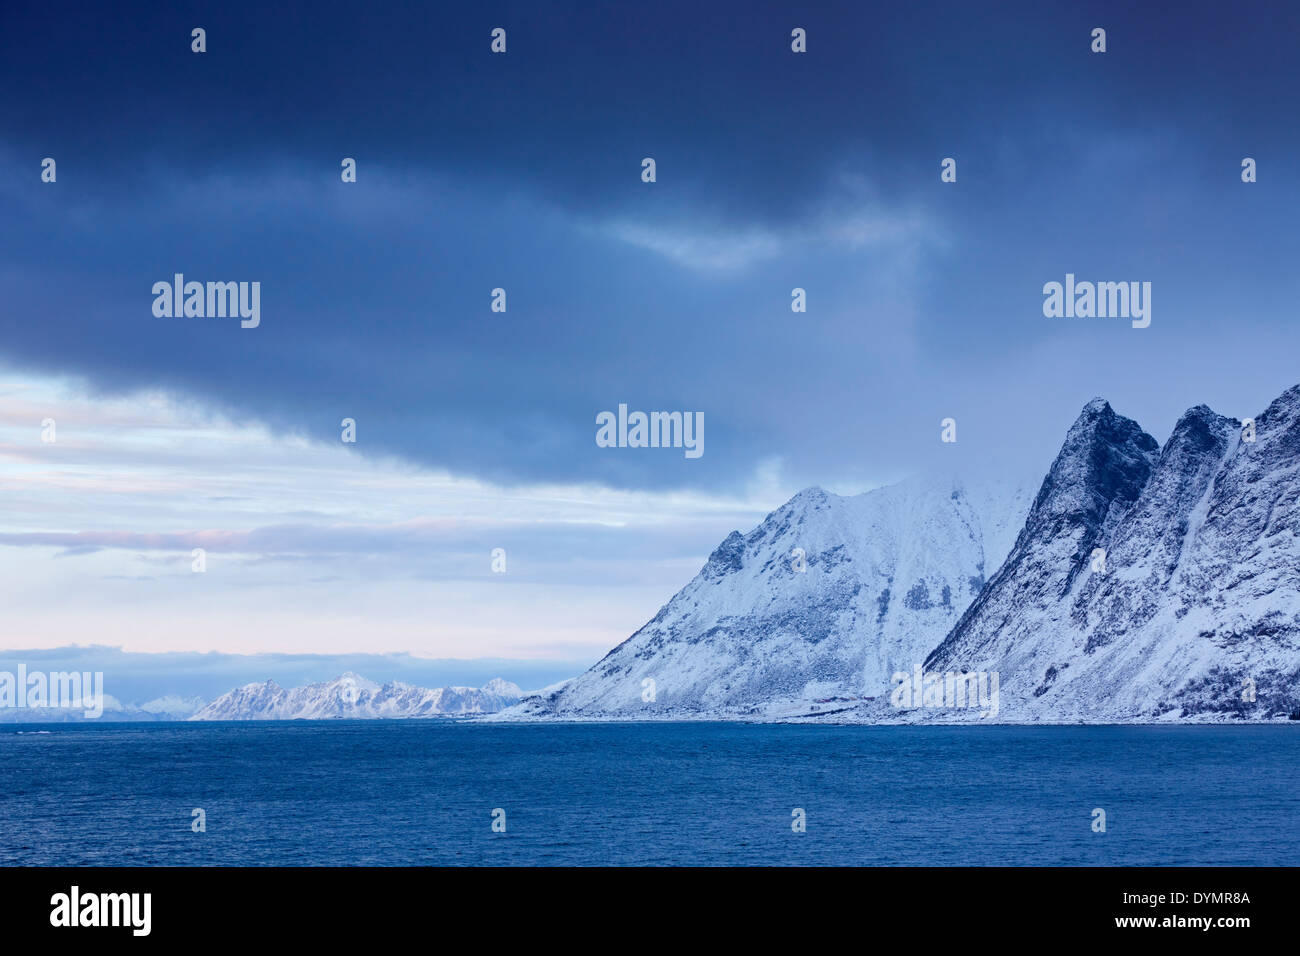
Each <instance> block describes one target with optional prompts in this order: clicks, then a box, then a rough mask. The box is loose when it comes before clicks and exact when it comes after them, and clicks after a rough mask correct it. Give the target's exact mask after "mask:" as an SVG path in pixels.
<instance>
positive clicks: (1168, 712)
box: [926, 387, 1300, 721]
mask: <svg viewBox="0 0 1300 956" xmlns="http://www.w3.org/2000/svg"><path fill="white" fill-rule="evenodd" d="M1066 485H1068V486H1069V491H1068V493H1066V494H1064V495H1058V490H1061V489H1062V488H1063V486H1066ZM1298 499H1300V387H1297V388H1293V389H1291V390H1289V391H1288V392H1286V393H1285V394H1283V395H1282V396H1281V397H1280V398H1278V399H1277V400H1276V401H1275V402H1273V403H1272V404H1271V405H1270V406H1269V408H1268V409H1267V410H1266V411H1265V412H1264V413H1263V414H1261V415H1260V416H1258V418H1257V419H1256V421H1255V432H1254V441H1248V440H1243V429H1242V425H1241V423H1240V422H1238V421H1236V420H1235V419H1231V418H1225V417H1223V416H1221V415H1218V414H1216V413H1214V412H1213V411H1211V410H1210V409H1208V408H1206V407H1205V406H1198V407H1196V408H1193V409H1191V410H1190V411H1188V412H1187V413H1186V414H1185V415H1184V416H1183V417H1182V419H1181V420H1180V421H1179V422H1178V425H1177V426H1176V427H1175V429H1174V432H1173V434H1172V435H1171V436H1170V438H1169V441H1168V442H1167V443H1166V444H1165V447H1164V449H1163V450H1161V451H1160V452H1159V454H1158V455H1156V454H1155V447H1154V442H1153V441H1151V440H1150V439H1149V437H1148V436H1145V435H1142V434H1141V433H1140V431H1138V430H1137V428H1136V425H1134V424H1133V423H1132V422H1128V421H1127V420H1126V419H1121V418H1119V417H1118V416H1115V415H1114V413H1113V412H1111V411H1110V409H1109V407H1108V406H1104V403H1103V404H1101V405H1099V404H1098V403H1095V402H1094V403H1092V404H1090V405H1089V406H1088V407H1087V408H1085V409H1084V412H1083V414H1082V415H1081V416H1080V419H1079V421H1078V422H1076V424H1075V426H1074V427H1073V428H1072V429H1071V431H1070V436H1069V437H1068V438H1067V440H1066V444H1065V447H1064V448H1063V449H1062V451H1061V455H1060V456H1059V457H1058V458H1057V462H1056V463H1055V464H1054V465H1053V468H1052V471H1051V472H1050V473H1049V475H1048V477H1047V480H1046V481H1045V482H1044V485H1043V490H1042V491H1041V492H1040V494H1039V497H1038V500H1037V501H1036V503H1035V506H1034V509H1033V510H1032V511H1031V513H1030V515H1029V518H1028V520H1027V521H1026V524H1025V528H1024V530H1023V531H1022V532H1021V535H1020V537H1019V539H1018V540H1017V542H1016V546H1015V548H1014V549H1013V550H1012V554H1011V556H1010V557H1009V558H1008V560H1007V562H1006V564H1005V565H1004V566H1003V567H1002V568H1001V569H999V571H998V573H997V574H996V575H995V576H994V578H993V579H992V580H991V581H990V582H989V586H988V588H987V589H986V590H985V592H984V593H983V594H981V595H980V597H979V598H978V599H977V601H976V602H975V603H974V604H973V605H972V607H971V609H970V610H969V611H968V612H967V613H966V614H965V615H964V616H963V617H962V620H961V621H960V622H959V623H958V624H957V626H956V627H955V628H954V629H953V631H952V633H950V634H949V635H948V636H947V638H945V640H944V641H943V643H942V644H941V645H940V646H939V647H938V648H937V649H936V650H935V653H934V654H933V655H931V657H930V658H929V660H928V661H927V664H926V667H927V669H932V670H937V671H949V670H955V671H966V670H974V671H990V672H997V673H999V674H1000V677H1001V693H1002V703H1001V710H1002V718H1003V719H1009V720H1066V721H1077V720H1152V719H1177V718H1180V717H1181V718H1197V719H1205V718H1214V717H1216V716H1242V717H1252V718H1258V719H1270V718H1279V717H1283V716H1286V715H1288V714H1290V713H1292V712H1295V711H1296V710H1297V709H1298V708H1300V506H1298V505H1297V500H1298ZM1052 502H1059V503H1061V506H1060V507H1058V506H1056V505H1054V504H1052ZM1094 549H1101V550H1102V551H1104V563H1098V564H1097V566H1096V567H1095V568H1094V561H1093V560H1092V559H1091V558H1090V555H1091V553H1092V551H1093V550H1094ZM1252 696H1253V697H1254V700H1251V699H1250V698H1251V697H1252Z"/></svg>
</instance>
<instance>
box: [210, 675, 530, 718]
mask: <svg viewBox="0 0 1300 956" xmlns="http://www.w3.org/2000/svg"><path fill="white" fill-rule="evenodd" d="M521 696H522V692H521V691H520V690H519V688H518V687H517V686H516V685H514V684H512V683H510V682H509V681H504V680H501V679H500V678H496V679H494V680H491V681H489V682H488V683H487V684H486V685H485V686H484V687H482V688H474V687H438V688H433V689H429V688H425V687H414V686H412V685H411V684H405V683H402V682H401V681H393V682H391V683H387V684H382V685H381V684H376V683H375V682H374V681H369V680H366V679H365V678H364V677H359V676H357V675H356V674H352V673H347V674H343V675H342V676H341V677H338V678H336V679H335V680H332V681H324V682H322V683H318V684H308V685H306V686H304V687H295V688H292V689H290V690H286V689H284V688H283V687H281V686H280V685H279V684H277V683H276V682H275V681H273V680H268V681H266V682H265V683H262V684H246V685H245V686H243V687H237V688H235V689H234V690H232V691H230V693H228V694H225V695H223V696H221V697H219V698H217V699H216V700H214V701H213V702H212V703H211V704H209V705H208V706H206V707H204V708H203V709H202V710H200V711H199V712H198V713H196V714H195V715H194V716H193V717H191V718H190V720H294V719H309V720H320V719H328V718H343V717H346V718H378V717H388V718H404V717H448V716H463V715H469V714H490V713H495V712H496V711H499V710H501V709H503V708H505V707H509V706H510V705H512V704H515V703H517V702H518V700H519V698H520V697H521Z"/></svg>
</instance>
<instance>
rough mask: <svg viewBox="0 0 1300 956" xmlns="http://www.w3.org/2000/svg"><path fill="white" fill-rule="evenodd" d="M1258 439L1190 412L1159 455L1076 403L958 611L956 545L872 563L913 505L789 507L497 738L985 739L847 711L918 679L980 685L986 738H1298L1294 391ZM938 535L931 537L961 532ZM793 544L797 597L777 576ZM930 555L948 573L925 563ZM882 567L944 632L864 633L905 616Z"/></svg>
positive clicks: (1298, 513)
mask: <svg viewBox="0 0 1300 956" xmlns="http://www.w3.org/2000/svg"><path fill="white" fill-rule="evenodd" d="M1254 424H1255V430H1254V434H1253V436H1252V437H1253V439H1254V440H1253V441H1252V440H1243V425H1242V422H1239V421H1238V420H1236V419H1232V418H1227V417H1225V416H1222V415H1219V414H1217V413H1215V412H1213V411H1212V410H1210V409H1209V408H1207V407H1206V406H1203V405H1201V406H1196V407H1195V408H1192V409H1191V410H1189V411H1188V412H1187V413H1186V414H1185V415H1184V416H1183V417H1182V418H1181V419H1180V420H1179V422H1178V424H1177V426H1176V427H1175V428H1174V430H1173V432H1172V433H1171V435H1170V437H1169V440H1168V441H1167V442H1166V443H1165V445H1164V447H1163V448H1162V447H1160V445H1159V444H1158V443H1157V442H1156V440H1155V439H1154V438H1152V437H1151V436H1150V435H1148V434H1147V433H1146V432H1144V431H1143V430H1142V429H1141V427H1139V426H1138V424H1137V423H1136V422H1133V421H1132V420H1130V419H1127V418H1124V417H1123V416H1120V415H1118V414H1116V413H1115V412H1114V410H1113V409H1112V408H1111V407H1110V405H1109V404H1108V403H1107V402H1105V401H1103V400H1101V399H1095V400H1093V401H1092V402H1089V403H1088V404H1087V405H1085V406H1084V408H1083V411H1082V412H1081V414H1080V416H1079V418H1078V420H1077V421H1076V422H1075V423H1074V425H1073V426H1072V427H1071V428H1070V430H1069V432H1068V433H1067V435H1066V438H1065V442H1064V444H1063V445H1062V448H1061V450H1060V452H1059V454H1058V455H1057V457H1056V459H1055V461H1054V462H1053V464H1052V467H1051V468H1050V470H1049V471H1048V473H1047V476H1046V478H1045V479H1044V480H1043V482H1042V485H1041V487H1040V488H1039V490H1038V493H1037V495H1036V496H1034V497H1033V498H1032V505H1031V504H1030V499H1029V498H1028V497H1027V496H1026V497H1025V498H1024V499H1023V507H1022V509H1021V511H1020V515H1019V516H1018V518H1017V522H1016V526H1017V527H1018V529H1019V534H1018V535H1016V536H1015V542H1014V545H1012V544H1011V543H1010V536H1009V535H1008V536H1007V540H1006V545H1005V547H1004V548H1003V553H1004V554H1005V555H1006V558H1005V561H1002V562H1001V564H1000V565H999V566H998V567H997V570H996V572H995V573H994V574H993V575H992V576H991V577H990V578H989V580H988V581H987V583H984V584H983V586H982V587H980V588H979V590H978V594H976V595H974V597H973V600H968V601H967V606H966V607H964V608H963V607H961V606H960V602H959V601H958V600H956V599H955V596H956V595H957V594H959V593H960V588H959V587H954V584H953V582H954V581H955V580H956V575H955V574H954V568H957V567H960V566H961V565H962V564H963V563H970V564H974V563H975V561H974V560H973V556H972V554H971V553H969V552H965V551H963V548H962V544H961V541H962V535H960V534H955V535H950V536H949V537H950V539H951V540H950V542H949V543H946V544H945V543H944V542H943V541H942V540H941V539H942V538H943V536H942V535H937V534H934V533H926V532H924V531H922V533H920V534H914V535H911V536H910V540H911V541H912V543H913V545H915V547H914V548H913V551H912V553H911V554H910V555H908V556H907V557H906V558H904V557H903V556H902V555H901V554H898V553H894V552H893V551H891V547H892V546H893V544H896V542H897V541H898V540H900V539H899V536H898V535H897V533H896V532H897V529H900V528H902V527H904V526H906V521H905V520H903V518H901V517H900V515H901V514H902V513H903V512H906V511H908V505H907V499H908V494H906V493H903V494H900V493H899V492H897V491H894V492H891V491H890V490H889V489H878V490H877V491H876V492H871V493H869V495H875V496H876V497H874V498H871V499H869V501H870V505H868V504H867V503H866V502H865V501H864V502H859V500H858V499H864V498H866V496H858V499H840V498H837V497H836V496H827V495H826V493H825V492H821V491H820V490H818V489H810V490H808V491H805V492H801V493H800V495H797V496H795V498H794V499H791V501H790V502H787V503H786V505H784V506H782V508H780V509H778V510H777V511H775V512H773V513H772V514H771V515H769V516H768V518H767V519H766V520H765V521H764V522H763V523H762V524H761V525H760V526H759V527H758V528H756V529H755V530H754V531H753V532H751V533H750V534H749V535H740V534H739V533H733V534H731V535H730V536H728V538H727V539H726V540H725V541H724V542H723V543H722V544H721V545H720V546H719V547H718V549H717V550H716V551H715V552H714V554H713V555H712V556H711V557H710V558H709V561H708V563H707V564H706V565H705V567H704V569H703V570H702V571H701V572H700V574H699V575H698V576H697V577H696V578H695V580H693V581H692V582H691V583H690V584H688V585H687V586H686V587H685V588H683V589H682V591H680V592H679V593H678V594H677V595H676V596H674V597H673V599H672V600H670V601H669V602H668V604H666V605H665V606H664V607H663V608H662V609H661V610H660V612H659V613H658V614H657V615H656V616H655V618H654V619H652V620H651V621H650V622H649V623H648V624H646V625H645V626H644V627H643V628H641V629H640V630H639V631H637V632H636V634H634V635H633V636H632V637H631V638H629V639H628V640H627V641H625V642H624V643H623V644H621V645H619V646H618V647H617V648H615V649H614V650H613V651H611V652H610V653H609V654H608V655H607V656H606V657H605V658H604V659H603V660H602V661H600V662H599V663H598V664H596V665H595V666H594V667H593V668H591V669H590V670H589V671H587V672H586V673H585V674H583V675H581V676H579V677H578V678H575V679H574V680H573V681H571V682H569V683H567V684H566V685H565V686H564V687H562V688H560V689H559V690H556V691H554V692H551V693H548V694H545V695H541V696H537V697H532V698H529V699H527V700H525V701H524V702H523V703H522V704H521V705H519V706H518V707H515V708H511V709H510V710H508V711H507V712H505V714H503V715H501V716H503V717H506V718H510V719H514V718H519V719H529V718H537V717H560V718H573V719H586V718H593V719H610V718H619V719H631V718H641V719H644V718H650V719H673V718H737V717H739V718H748V719H760V720H761V719H785V718H813V719H824V720H828V721H863V722H892V721H915V720H965V719H972V718H973V719H980V714H979V713H978V712H970V711H962V712H954V711H953V710H952V709H948V710H944V709H936V710H928V709H926V708H922V707H917V708H913V709H906V710H904V709H899V708H895V707H893V706H892V705H891V702H890V701H889V700H888V699H887V695H873V694H871V693H870V692H869V691H867V692H865V693H864V691H862V690H857V688H865V689H869V688H872V687H878V686H880V682H881V681H882V680H885V681H887V680H888V679H889V676H890V672H891V671H893V670H897V671H910V670H911V669H912V667H913V666H915V665H916V664H919V663H920V661H922V660H924V662H925V664H924V667H925V669H926V670H927V671H931V672H934V671H940V672H943V671H954V672H958V673H968V672H971V671H982V672H986V673H993V674H997V675H999V677H1000V678H1001V690H1000V695H1001V704H1000V708H999V711H1000V713H999V715H998V717H997V718H996V719H1000V720H1012V721H1027V722H1049V721H1050V722H1106V721H1114V722H1142V721H1152V720H1179V719H1191V720H1222V719H1237V718H1246V719H1260V720H1266V719H1283V718H1285V717H1286V716H1292V717H1293V718H1300V505H1297V502H1298V501H1300V386H1297V387H1295V388H1292V389H1290V390H1288V391H1287V392H1285V393H1284V394H1283V395H1282V396H1280V397H1279V398H1278V399H1277V400H1275V401H1274V402H1273V403H1272V404H1271V405H1270V406H1269V408H1268V409H1267V410H1266V411H1265V412H1264V413H1262V414H1261V415H1259V416H1258V418H1256V419H1255V420H1254ZM933 497H934V496H933V495H930V496H929V498H930V505H929V511H930V513H931V514H932V515H933V514H934V513H935V511H934V507H933V505H934V500H933ZM953 500H956V499H955V498H954V499H953ZM846 502H856V504H854V505H846ZM857 507H861V508H863V510H864V514H857V513H855V508H857ZM983 510H984V512H985V513H986V514H992V513H995V512H997V511H998V510H999V509H998V508H996V507H993V508H989V507H987V506H986V507H985V508H984V509H983ZM1014 510H1015V508H1014V507H1009V506H1007V505H1006V503H1005V502H1004V503H1003V507H1002V508H1001V512H1002V513H1007V512H1014ZM890 511H892V512H894V513H893V514H892V515H890V514H887V512H890ZM866 512H871V513H870V514H866ZM1026 513H1027V514H1026ZM950 517H951V518H955V519H956V520H941V521H940V522H939V524H940V525H942V526H946V527H948V528H949V529H953V528H956V527H959V526H963V525H965V526H966V527H967V528H969V527H970V522H969V521H967V520H966V519H964V518H957V517H956V515H953V516H950ZM890 529H894V533H892V534H891V531H890ZM932 530H933V529H932ZM905 537H906V536H905ZM996 537H997V535H996V533H994V534H993V535H992V536H991V538H990V540H992V539H995V538H996ZM800 541H802V542H803V545H804V546H806V547H807V550H808V571H807V572H806V573H807V574H812V573H813V570H814V568H816V569H817V572H818V575H817V576H816V577H813V578H808V577H803V578H799V577H795V576H793V575H792V574H790V573H787V571H788V569H787V568H786V567H784V566H783V565H784V564H785V563H786V558H785V557H784V555H785V554H787V553H788V551H789V549H790V548H791V547H794V546H799V544H798V542H800ZM952 541H955V542H957V544H956V545H955V546H954V545H952V544H951V542H952ZM943 549H946V551H945V558H946V559H940V560H934V559H931V560H929V561H928V562H927V561H926V560H925V556H926V555H928V554H932V553H933V551H935V550H943ZM985 550H987V551H988V552H989V554H991V555H996V551H997V549H996V547H993V548H986V549H985ZM1099 561H1100V563H1099V564H1098V563H1097V562H1099ZM984 566H988V562H985V565H984ZM1094 566H1095V567H1096V569H1094ZM901 567H909V568H911V569H913V570H916V569H920V568H923V567H924V568H925V570H923V571H921V573H920V574H919V576H918V578H917V581H918V582H919V583H923V584H924V587H917V586H915V585H914V586H913V587H912V588H909V590H908V591H907V593H906V595H905V596H903V600H902V602H901V606H902V607H903V608H910V604H909V600H908V599H909V598H914V600H913V602H912V603H914V604H916V605H917V606H918V607H919V608H920V609H921V610H923V611H929V612H932V611H933V610H934V609H935V602H934V600H933V596H934V593H935V589H936V588H937V589H940V591H939V593H941V594H943V596H944V598H945V600H944V601H942V602H941V606H942V607H943V608H944V610H945V611H946V612H948V613H949V614H950V615H951V620H950V623H951V627H950V628H948V629H946V630H941V629H938V628H939V626H940V625H942V624H943V616H944V615H943V614H930V615H929V617H928V619H927V616H926V615H925V614H918V615H913V616H911V617H906V616H900V618H898V619H896V620H894V621H891V622H890V624H892V625H893V626H892V627H891V626H873V624H872V621H871V614H870V606H871V602H872V601H873V600H874V601H875V602H876V603H877V606H878V607H880V608H891V607H898V606H900V601H899V595H898V594H897V589H898V583H897V582H898V580H900V579H901V580H902V581H904V582H906V581H910V580H912V578H911V577H910V576H909V574H910V571H903V572H902V573H897V572H899V570H900V568H901ZM847 568H852V569H854V570H853V571H852V573H848V572H846V571H844V570H843V569H847ZM891 568H892V569H893V572H895V573H891V571H890V569H891ZM979 573H980V574H981V575H982V574H983V567H981V568H980V572H979ZM801 588H802V590H801ZM945 588H946V591H944V590H942V589H945ZM886 613H887V612H886ZM875 624H876V625H882V624H883V621H881V620H878V621H876V622H875ZM647 678H649V679H653V680H654V681H655V685H654V689H655V696H654V699H652V700H644V699H642V694H643V691H644V685H643V683H642V682H643V681H645V680H646V679H647ZM1252 696H1253V698H1254V699H1250V698H1251V697H1252ZM863 697H874V699H871V700H863V699H862V698H863ZM823 705H825V706H823Z"/></svg>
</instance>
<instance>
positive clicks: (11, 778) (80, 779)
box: [0, 720, 1300, 866]
mask: <svg viewBox="0 0 1300 956" xmlns="http://www.w3.org/2000/svg"><path fill="white" fill-rule="evenodd" d="M38 730H45V731H49V732H48V733H34V731H38ZM1297 784H1300V726H1295V725H1286V726H1216V727H952V728H944V727H802V726H779V725H777V726H773V725H737V724H695V723H690V724H599V725H590V724H588V725H581V724H548V725H538V724H530V725H493V724H482V723H453V722H442V721H416V720H411V721H330V722H287V723H221V724H211V723H167V724H96V725H90V724H81V725H70V724H64V725H43V726H33V725H23V726H14V725H8V726H4V727H0V863H5V864H27V865H135V864H139V865H155V864H161V865H209V864H215V865H230V864H251V865H258V864H274V865H289V866H294V865H351V864H357V865H396V864H407V865H440V864H453V865H457V864H459V865H532V864H550V865H562V864H580V865H584V864H703V865H713V864H733V865H735V864H818V865H820V864H902V865H948V864H973V865H985V864H1008V865H1026V864H1043V865H1060V864H1065V865H1076V864H1092V865H1165V864H1187V865H1195V864H1211V865H1217V864H1241V865H1296V864H1300V786H1297ZM198 807H201V808H203V809H204V810H205V811H206V814H207V832H205V833H194V832H192V830H191V819H192V817H191V811H192V810H193V809H194V808H198ZM495 808H501V809H503V810H504V811H505V819H506V832H505V833H504V834H500V833H494V832H493V831H492V826H491V824H492V811H493V810H494V809H495ZM795 808H802V809H803V810H804V811H805V813H806V818H807V831H806V832H804V833H795V832H793V831H792V829H791V820H792V816H791V814H792V811H793V810H794V809H795ZM1094 808H1101V809H1104V810H1105V812H1106V824H1107V826H1106V832H1105V833H1104V834H1102V833H1094V832H1093V830H1092V820H1093V815H1092V813H1093V809H1094Z"/></svg>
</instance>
